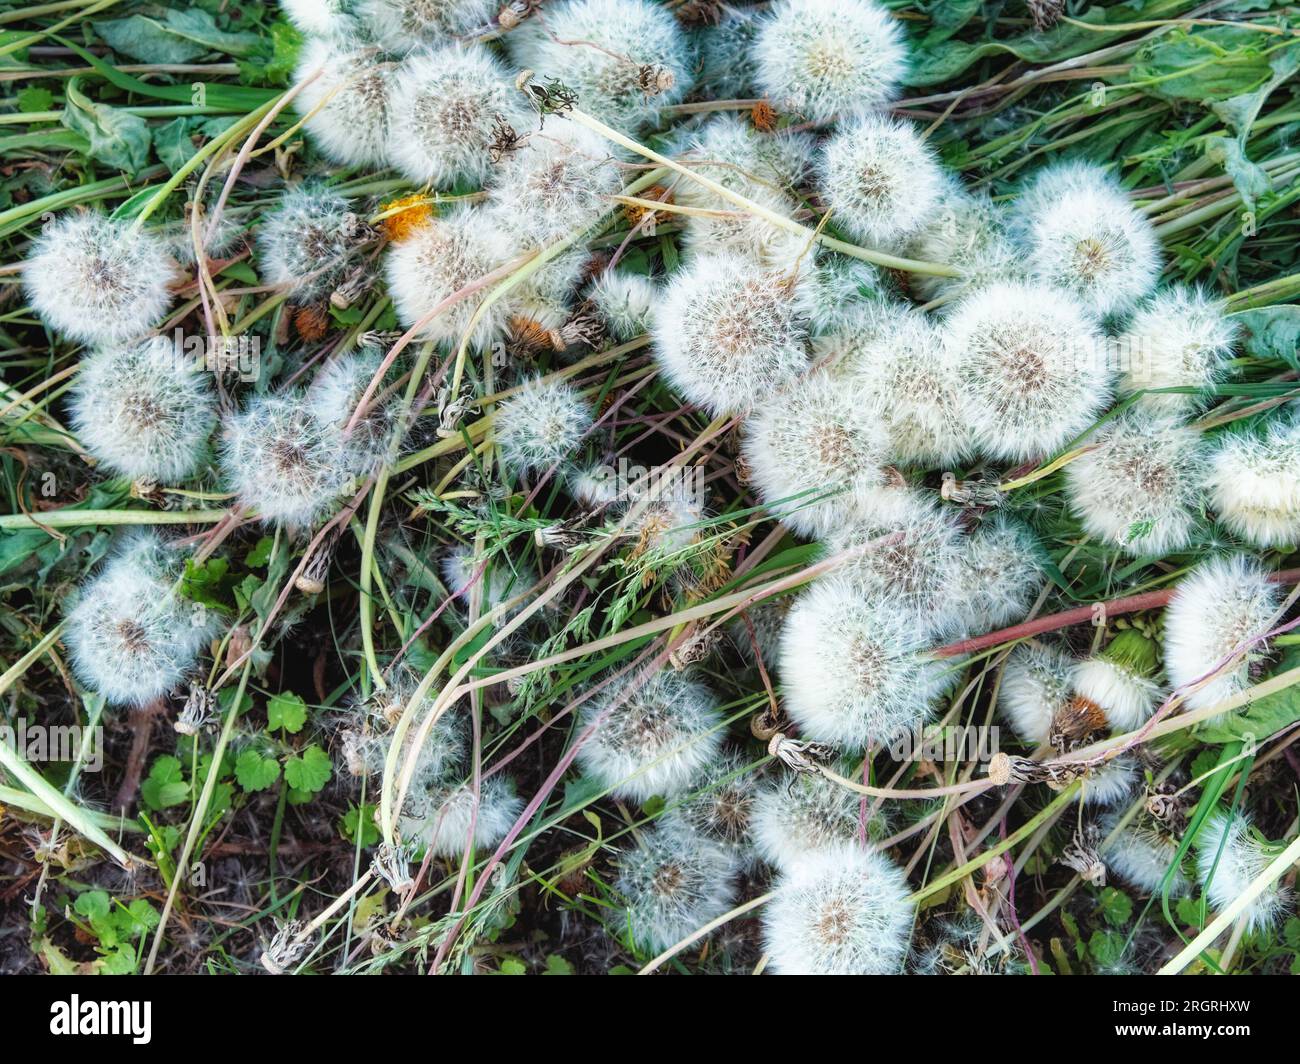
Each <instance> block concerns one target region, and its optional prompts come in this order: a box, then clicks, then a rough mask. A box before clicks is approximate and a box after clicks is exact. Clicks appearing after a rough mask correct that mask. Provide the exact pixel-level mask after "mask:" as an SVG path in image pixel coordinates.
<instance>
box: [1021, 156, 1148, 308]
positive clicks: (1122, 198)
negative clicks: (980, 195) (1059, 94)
mask: <svg viewBox="0 0 1300 1064" xmlns="http://www.w3.org/2000/svg"><path fill="white" fill-rule="evenodd" d="M1016 206H1017V217H1018V229H1019V232H1020V233H1021V238H1022V242H1023V244H1024V246H1025V250H1026V255H1027V262H1028V265H1029V269H1030V271H1031V272H1032V273H1033V274H1034V275H1035V276H1036V277H1038V278H1039V280H1041V281H1043V282H1045V283H1047V284H1050V285H1053V286H1055V287H1057V288H1059V289H1061V290H1062V291H1063V292H1066V293H1068V294H1069V295H1070V296H1072V297H1074V298H1075V299H1078V300H1080V301H1081V302H1082V304H1083V305H1084V306H1085V307H1086V308H1087V309H1088V310H1089V311H1091V312H1092V313H1094V314H1097V315H1098V316H1105V315H1109V314H1123V313H1127V312H1128V311H1129V310H1132V309H1133V307H1134V306H1135V305H1136V304H1137V302H1138V301H1139V300H1140V299H1142V297H1143V296H1145V295H1147V294H1148V293H1149V292H1150V291H1151V290H1152V289H1153V288H1154V287H1155V284H1156V278H1157V277H1158V275H1159V273H1160V265H1161V264H1160V244H1159V241H1158V240H1157V238H1156V235H1155V230H1154V229H1153V228H1152V227H1151V223H1150V222H1149V221H1147V220H1146V219H1145V218H1144V217H1143V216H1142V215H1140V214H1139V213H1138V212H1137V211H1136V210H1134V208H1133V206H1132V204H1131V203H1130V202H1129V198H1128V195H1127V194H1126V193H1125V192H1124V190H1123V189H1121V188H1120V187H1119V185H1118V183H1117V182H1115V181H1114V179H1113V178H1111V177H1110V176H1109V175H1108V174H1107V173H1106V172H1105V170H1103V169H1102V168H1101V167H1098V166H1092V165H1089V164H1079V163H1064V164H1058V165H1056V166H1052V167H1048V168H1047V169H1046V170H1044V171H1043V172H1042V173H1040V174H1039V175H1038V177H1037V178H1036V179H1034V180H1033V181H1032V182H1031V183H1030V184H1029V186H1028V187H1027V188H1026V190H1025V191H1024V193H1022V195H1021V197H1020V200H1019V202H1018V203H1017V205H1016Z"/></svg>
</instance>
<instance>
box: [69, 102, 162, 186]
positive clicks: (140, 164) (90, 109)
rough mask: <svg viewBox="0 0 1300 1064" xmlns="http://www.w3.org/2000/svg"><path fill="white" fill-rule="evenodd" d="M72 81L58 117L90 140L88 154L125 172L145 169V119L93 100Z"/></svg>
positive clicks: (148, 144) (147, 155) (147, 146)
mask: <svg viewBox="0 0 1300 1064" xmlns="http://www.w3.org/2000/svg"><path fill="white" fill-rule="evenodd" d="M75 82H76V79H75V78H74V79H73V80H72V82H69V84H68V91H67V106H65V107H64V109H63V115H62V117H61V119H60V121H62V123H63V124H64V125H65V126H66V127H67V128H68V129H70V130H72V131H73V132H74V133H80V134H81V135H82V136H83V137H85V138H86V140H87V141H89V143H90V152H89V154H90V156H91V158H93V159H98V160H99V161H100V162H102V163H104V164H105V165H107V166H111V167H113V168H114V169H116V170H122V171H124V172H126V173H128V174H134V173H138V172H139V171H140V170H142V169H144V165H145V163H146V162H148V160H149V146H150V144H151V142H152V138H151V135H150V132H149V126H148V124H147V123H146V122H145V120H144V119H143V118H141V117H140V116H139V115H133V114H128V113H127V112H126V111H121V110H118V109H117V108H116V107H110V106H109V105H108V104H104V103H95V102H94V101H93V100H91V99H89V98H88V97H87V96H84V95H83V94H82V93H81V92H79V91H78V90H77V87H76V84H75Z"/></svg>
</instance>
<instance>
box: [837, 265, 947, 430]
mask: <svg viewBox="0 0 1300 1064" xmlns="http://www.w3.org/2000/svg"><path fill="white" fill-rule="evenodd" d="M817 273H818V274H820V273H821V270H820V269H819V270H818V271H817ZM825 283H826V282H825V281H824V280H822V281H819V282H818V287H823V286H824V285H825ZM820 302H822V297H821V296H818V297H816V298H815V299H814V300H813V303H814V305H815V304H817V303H820ZM818 317H819V315H818V313H817V312H816V309H815V308H814V315H813V324H814V325H815V326H817V328H816V331H815V334H814V337H813V341H812V350H813V361H814V362H815V363H816V364H817V365H819V366H826V367H827V368H828V369H831V370H833V371H834V372H837V373H839V372H843V373H851V372H854V371H856V370H858V369H864V370H865V369H866V363H867V360H866V359H865V358H864V357H863V356H862V353H861V350H862V348H864V347H869V346H874V345H877V344H879V345H881V347H880V352H879V354H887V353H888V352H889V350H891V346H892V345H890V344H889V343H887V342H886V338H887V337H890V336H892V335H894V334H895V333H897V332H898V331H899V330H904V329H906V328H908V327H909V319H912V318H915V319H916V320H917V321H919V322H925V321H926V319H925V318H924V316H923V315H920V314H918V313H917V312H916V310H915V309H914V308H913V307H910V306H908V305H907V304H906V303H903V302H901V301H899V300H897V299H891V298H886V297H884V296H882V297H880V298H877V299H856V298H855V299H848V300H846V301H845V305H844V306H843V307H841V309H840V313H839V315H838V316H837V317H836V319H835V320H833V321H825V320H822V321H820V322H819V321H818ZM876 405H877V406H883V404H882V403H877V404H876Z"/></svg>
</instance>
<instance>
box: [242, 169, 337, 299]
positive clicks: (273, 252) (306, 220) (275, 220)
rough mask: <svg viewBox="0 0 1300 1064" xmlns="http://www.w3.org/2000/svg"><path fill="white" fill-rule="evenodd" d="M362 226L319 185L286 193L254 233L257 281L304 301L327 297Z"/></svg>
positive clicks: (334, 195)
mask: <svg viewBox="0 0 1300 1064" xmlns="http://www.w3.org/2000/svg"><path fill="white" fill-rule="evenodd" d="M361 228H362V226H361V221H360V219H359V218H358V217H357V216H356V215H355V214H353V213H352V209H351V207H350V206H349V204H348V201H347V200H346V199H344V198H343V197H342V196H340V195H339V194H338V193H337V192H335V191H333V190H332V189H328V188H325V187H324V186H322V185H316V184H305V185H298V186H295V187H294V188H290V189H286V190H285V192H284V195H283V196H282V197H281V199H280V203H279V206H278V207H276V209H275V210H274V211H272V212H271V213H270V214H269V215H268V216H267V217H266V219H265V220H264V221H263V222H262V224H261V225H260V226H259V227H258V232H257V248H258V251H259V252H260V255H259V259H260V267H261V273H262V280H264V281H265V282H266V283H267V284H270V285H274V286H275V287H276V288H281V289H284V290H285V291H287V292H290V293H292V294H293V296H294V297H295V299H298V300H302V301H307V300H312V299H316V298H319V297H321V296H326V295H329V293H330V291H331V290H332V289H333V288H334V286H335V285H336V284H337V283H338V282H339V281H340V280H341V279H342V275H343V271H344V270H346V269H347V267H348V264H349V262H350V260H351V258H352V256H353V253H354V252H355V250H356V242H357V238H358V235H359V234H360V232H361Z"/></svg>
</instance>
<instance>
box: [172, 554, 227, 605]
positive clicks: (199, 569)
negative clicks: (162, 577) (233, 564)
mask: <svg viewBox="0 0 1300 1064" xmlns="http://www.w3.org/2000/svg"><path fill="white" fill-rule="evenodd" d="M229 570H230V562H228V561H227V560H226V559H225V558H209V559H208V560H207V561H205V562H202V563H200V564H197V565H196V564H195V562H194V559H193V558H186V559H185V572H184V573H183V574H182V576H181V582H180V586H179V587H178V588H177V592H178V593H179V594H180V596H181V597H182V598H187V599H189V600H190V601H191V602H200V603H202V604H203V605H204V606H211V607H213V608H214V609H224V608H225V605H226V602H225V599H224V598H223V596H222V595H221V594H220V589H221V585H222V581H223V580H225V577H226V573H227V572H228V571H229Z"/></svg>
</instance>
